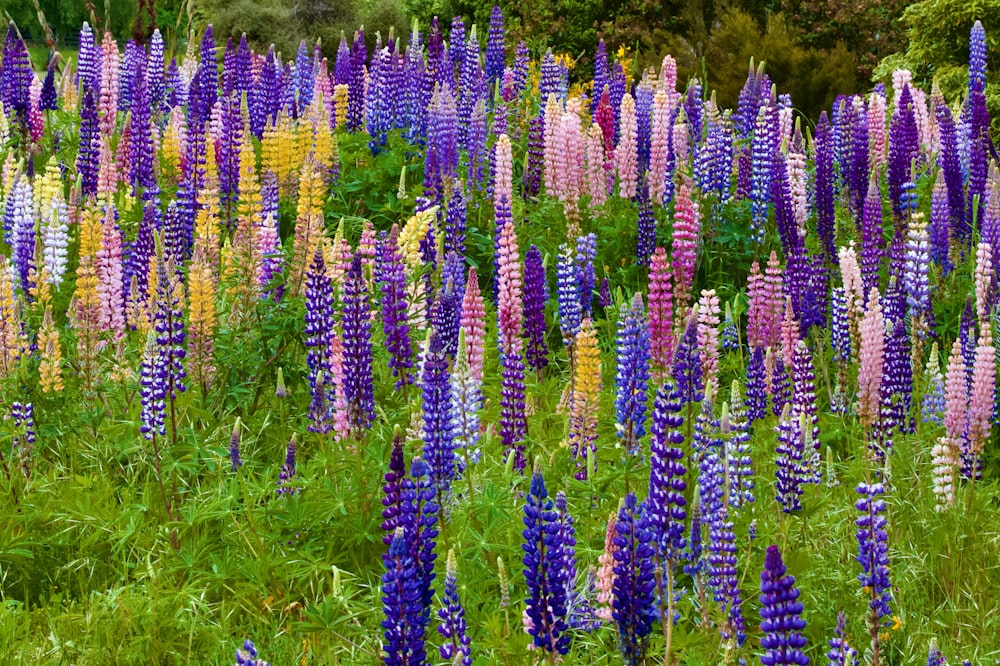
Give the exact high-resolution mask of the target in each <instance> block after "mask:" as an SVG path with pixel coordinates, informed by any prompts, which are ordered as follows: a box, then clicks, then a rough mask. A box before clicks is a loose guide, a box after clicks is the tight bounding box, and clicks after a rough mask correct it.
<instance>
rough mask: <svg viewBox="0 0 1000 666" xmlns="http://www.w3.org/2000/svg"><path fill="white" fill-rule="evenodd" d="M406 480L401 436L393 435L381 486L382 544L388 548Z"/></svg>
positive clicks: (398, 525)
mask: <svg viewBox="0 0 1000 666" xmlns="http://www.w3.org/2000/svg"><path fill="white" fill-rule="evenodd" d="M404 478H406V461H405V460H404V458H403V436H402V435H401V434H400V433H399V432H395V433H393V436H392V451H391V453H390V454H389V469H388V470H387V471H386V473H385V483H384V484H382V495H383V497H382V507H383V508H382V531H383V532H385V534H383V535H382V543H384V544H385V545H387V546H389V545H392V540H393V537H394V535H395V532H396V528H397V527H401V525H400V520H401V516H402V513H403V496H402V492H403V479H404Z"/></svg>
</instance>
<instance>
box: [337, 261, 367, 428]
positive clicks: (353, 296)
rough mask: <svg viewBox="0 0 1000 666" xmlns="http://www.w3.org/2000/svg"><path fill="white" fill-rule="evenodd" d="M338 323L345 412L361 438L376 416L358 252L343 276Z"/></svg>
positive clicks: (365, 300)
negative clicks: (342, 358) (341, 302)
mask: <svg viewBox="0 0 1000 666" xmlns="http://www.w3.org/2000/svg"><path fill="white" fill-rule="evenodd" d="M341 327H342V330H343V336H344V394H345V397H346V398H347V414H348V419H349V421H350V423H351V429H352V431H353V434H354V436H355V437H358V438H360V437H361V435H362V433H363V431H365V430H367V429H368V428H369V427H370V426H371V424H372V421H373V420H374V419H375V385H374V379H373V377H372V341H371V309H370V307H369V304H368V288H367V286H366V285H365V280H364V277H363V276H362V274H361V255H360V254H359V253H355V254H354V260H353V261H352V262H351V268H350V270H349V271H348V273H347V278H346V280H345V286H344V309H343V317H342V319H341Z"/></svg>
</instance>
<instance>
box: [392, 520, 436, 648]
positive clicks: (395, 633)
mask: <svg viewBox="0 0 1000 666" xmlns="http://www.w3.org/2000/svg"><path fill="white" fill-rule="evenodd" d="M404 534H405V532H404V530H403V528H402V527H400V528H398V529H397V530H396V531H395V532H394V534H393V536H392V541H391V544H390V546H389V551H388V553H386V555H385V556H384V558H383V561H384V564H385V569H386V571H385V573H384V574H382V612H383V613H384V615H385V620H383V621H382V627H383V630H384V632H385V643H384V645H383V650H384V651H385V663H386V664H392V665H393V666H404V665H406V664H411V663H425V662H424V660H425V659H426V656H427V650H426V648H425V645H424V640H423V627H422V626H420V625H419V618H420V616H421V613H422V608H421V606H420V603H419V597H420V583H421V581H420V578H419V576H418V571H417V567H416V565H415V563H414V561H413V557H412V556H411V555H410V554H409V552H408V549H407V545H406V540H405V536H404ZM414 623H416V624H417V627H414V626H413V624H414ZM414 634H418V636H419V637H415V636H414Z"/></svg>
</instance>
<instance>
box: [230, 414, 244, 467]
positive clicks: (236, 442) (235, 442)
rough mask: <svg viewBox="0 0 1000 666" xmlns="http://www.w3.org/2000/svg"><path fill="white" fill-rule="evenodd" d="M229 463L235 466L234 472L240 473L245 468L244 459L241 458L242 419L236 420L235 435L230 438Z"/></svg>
mask: <svg viewBox="0 0 1000 666" xmlns="http://www.w3.org/2000/svg"><path fill="white" fill-rule="evenodd" d="M229 462H230V464H232V466H233V471H234V472H237V471H239V469H240V467H243V458H241V457H240V419H239V417H237V418H236V423H235V424H234V425H233V434H232V435H230V437H229Z"/></svg>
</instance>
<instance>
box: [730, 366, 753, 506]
mask: <svg viewBox="0 0 1000 666" xmlns="http://www.w3.org/2000/svg"><path fill="white" fill-rule="evenodd" d="M726 460H727V467H726V469H727V472H728V474H729V479H728V481H727V484H728V488H729V504H730V506H733V507H736V508H738V509H742V508H743V507H744V505H745V504H746V503H750V502H753V501H754V494H753V489H754V482H753V458H752V457H751V455H750V421H749V420H748V419H747V411H746V408H745V407H744V405H743V397H742V396H741V395H740V384H739V382H738V381H737V380H735V379H734V380H733V384H732V388H731V391H730V401H729V438H728V440H727V441H726Z"/></svg>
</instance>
